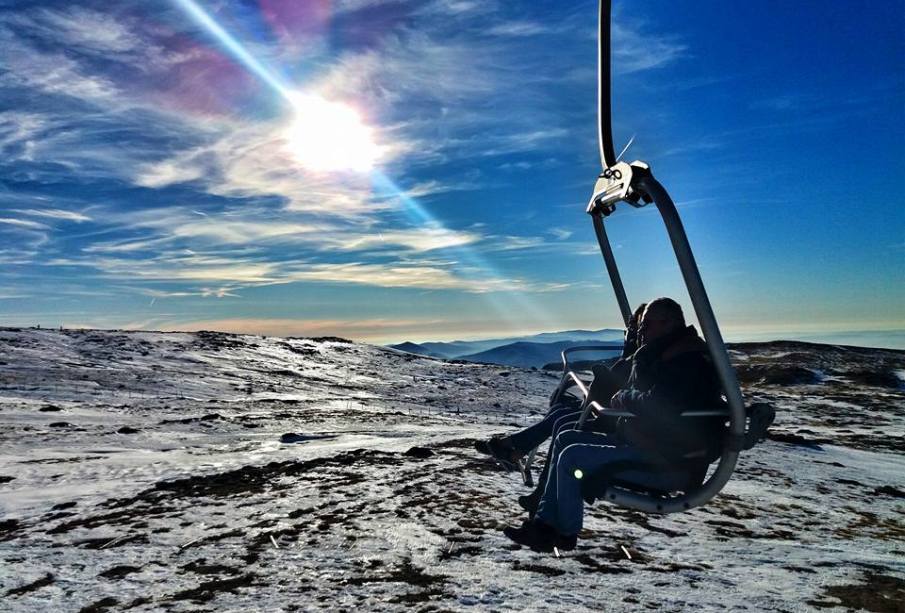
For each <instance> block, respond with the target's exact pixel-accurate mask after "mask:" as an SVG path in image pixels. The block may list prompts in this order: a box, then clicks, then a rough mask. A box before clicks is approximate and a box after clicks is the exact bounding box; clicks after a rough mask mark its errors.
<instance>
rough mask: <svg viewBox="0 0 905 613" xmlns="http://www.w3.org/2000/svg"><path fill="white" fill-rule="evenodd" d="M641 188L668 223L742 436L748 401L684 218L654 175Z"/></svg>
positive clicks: (737, 431)
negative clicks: (705, 285)
mask: <svg viewBox="0 0 905 613" xmlns="http://www.w3.org/2000/svg"><path fill="white" fill-rule="evenodd" d="M638 187H639V188H640V189H641V190H643V191H645V192H647V194H648V195H650V196H651V198H653V200H654V203H655V204H656V205H657V209H658V210H659V211H660V215H661V216H662V217H663V222H664V223H665V224H666V231H667V232H668V233H669V239H670V241H672V246H673V249H674V250H675V252H676V259H677V260H678V262H679V269H680V270H681V271H682V277H684V279H685V285H686V286H687V287H688V295H689V296H690V297H691V303H692V305H694V311H695V314H696V315H697V316H698V322H699V323H700V324H701V332H702V333H703V335H704V340H706V341H707V349H708V350H709V351H710V357H711V358H712V359H713V365H714V367H715V368H716V371H717V374H718V375H719V377H720V381H721V382H722V384H723V391H724V392H725V394H726V399H727V400H728V402H729V410H730V414H731V416H732V424H731V428H730V434H731V435H732V436H733V438H735V437H741V438H743V437H744V435H745V403H744V400H743V399H742V392H741V390H740V389H739V385H738V379H737V377H736V376H735V370H734V369H733V368H732V364H731V363H730V362H729V353H728V352H727V351H726V345H725V343H724V342H723V335H722V334H721V333H720V328H719V325H718V324H717V322H716V317H715V316H714V314H713V308H712V307H711V306H710V299H709V298H708V297H707V290H705V289H704V282H703V281H702V280H701V273H700V272H699V271H698V265H697V264H696V263H695V260H694V255H693V254H692V252H691V246H690V245H689V244H688V236H687V235H686V234H685V228H684V226H683V225H682V220H681V219H680V218H679V213H678V212H677V211H676V205H675V204H674V203H673V201H672V198H670V197H669V194H668V193H667V192H666V190H665V189H664V188H663V186H662V185H660V182H659V181H657V180H656V179H655V178H654V177H653V176H651V175H646V176H642V177H640V178H639V181H638Z"/></svg>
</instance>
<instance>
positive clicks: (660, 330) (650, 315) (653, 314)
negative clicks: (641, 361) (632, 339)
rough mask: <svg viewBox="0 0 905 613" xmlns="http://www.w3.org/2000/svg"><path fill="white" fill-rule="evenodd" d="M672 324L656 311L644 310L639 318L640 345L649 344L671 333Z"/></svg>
mask: <svg viewBox="0 0 905 613" xmlns="http://www.w3.org/2000/svg"><path fill="white" fill-rule="evenodd" d="M672 328H673V326H672V322H671V321H670V320H669V319H667V318H665V317H663V314H662V313H658V312H657V310H656V309H646V310H645V311H644V315H642V316H641V326H640V327H639V328H638V334H639V335H640V337H641V343H650V342H651V341H655V340H657V339H658V338H661V337H663V336H665V335H666V334H669V333H670V332H672Z"/></svg>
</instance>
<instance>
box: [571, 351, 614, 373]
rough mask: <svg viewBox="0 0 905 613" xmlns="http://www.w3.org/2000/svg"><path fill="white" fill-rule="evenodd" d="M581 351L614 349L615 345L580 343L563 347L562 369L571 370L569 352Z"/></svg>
mask: <svg viewBox="0 0 905 613" xmlns="http://www.w3.org/2000/svg"><path fill="white" fill-rule="evenodd" d="M580 351H613V347H611V346H608V345H578V346H576V347H569V348H567V349H563V350H562V352H561V354H560V355H561V356H562V369H563V371H568V370H570V368H569V358H568V356H569V354H570V353H578V352H580Z"/></svg>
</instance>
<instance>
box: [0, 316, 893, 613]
mask: <svg viewBox="0 0 905 613" xmlns="http://www.w3.org/2000/svg"><path fill="white" fill-rule="evenodd" d="M732 353H733V358H734V359H735V361H736V364H737V365H738V368H739V374H740V377H741V378H742V379H743V380H744V381H746V386H745V391H746V398H747V399H748V400H749V401H753V400H767V401H770V402H773V403H774V404H775V406H776V407H777V409H778V417H777V423H776V425H775V426H774V432H773V435H772V438H771V440H768V441H766V442H764V443H762V444H761V445H760V446H758V447H756V448H755V449H754V450H753V451H751V452H749V453H747V454H746V455H744V456H743V458H742V460H741V462H740V466H739V470H738V472H737V474H736V476H735V478H734V479H733V480H732V481H731V482H730V484H729V486H728V487H727V488H726V489H725V490H724V492H723V493H722V494H721V495H720V496H719V497H718V498H716V499H715V500H714V501H712V503H711V504H709V505H708V506H706V507H704V508H701V509H696V510H693V511H691V512H688V513H684V514H681V515H674V516H668V517H657V516H645V515H642V514H639V513H636V512H632V511H627V510H624V509H619V508H616V507H612V506H608V505H605V504H599V503H598V504H596V505H594V506H593V507H591V508H590V510H589V519H588V521H587V522H586V529H585V531H584V533H583V534H582V538H581V540H580V541H579V547H578V549H577V550H576V551H574V552H571V553H569V554H567V555H566V556H564V557H562V558H555V557H553V556H541V555H538V554H535V553H532V552H531V551H528V550H526V549H523V548H519V547H517V546H515V545H513V544H511V543H510V542H509V541H507V540H506V539H505V538H504V537H503V536H502V534H501V533H500V529H501V528H502V527H503V526H505V525H506V524H508V523H515V522H517V521H518V520H520V518H521V515H520V513H517V512H516V510H517V507H516V506H515V504H514V501H515V497H516V496H517V495H519V494H520V493H522V492H523V491H524V487H523V486H521V485H520V482H519V479H517V478H516V477H515V476H514V475H512V474H507V473H504V472H502V471H501V470H499V469H498V468H497V467H496V466H495V465H494V464H491V463H489V462H487V461H485V460H484V459H483V458H481V457H477V456H476V454H475V453H474V452H473V451H472V446H471V445H472V442H473V440H474V439H476V438H478V437H486V436H488V435H489V434H490V433H493V432H501V431H506V430H508V429H510V428H514V427H519V426H524V425H526V424H528V423H531V422H532V421H533V420H534V419H537V416H539V415H541V414H542V413H543V411H544V410H545V408H546V398H547V396H548V394H549V392H550V391H551V389H552V387H553V386H554V385H555V383H556V381H557V379H558V377H557V375H556V373H545V372H534V371H528V370H520V369H510V368H504V367H494V366H487V365H480V364H465V363H450V362H444V361H441V360H435V359H430V358H422V357H418V356H414V355H411V354H406V353H402V352H398V351H393V350H390V349H386V348H380V347H373V346H368V345H360V344H355V343H349V342H346V341H343V340H341V339H282V338H262V337H251V336H233V335H225V334H216V333H198V334H164V333H145V332H128V333H125V332H101V331H71V332H69V331H67V332H60V331H38V330H13V329H6V330H0V609H3V610H10V611H42V612H43V611H82V610H84V611H104V610H111V611H114V610H116V611H118V610H134V611H143V610H144V611H148V610H161V609H166V610H171V611H182V610H216V611H296V610H301V611H304V610H351V609H353V608H358V609H362V610H404V609H409V608H415V609H416V610H424V611H428V610H433V611H439V610H513V611H515V610H518V611H521V610H549V611H560V610H566V609H568V610H570V611H591V610H602V609H611V610H613V609H615V610H618V609H634V608H651V609H666V610H677V611H678V610H685V609H687V608H690V607H692V606H693V607H695V608H697V609H700V610H705V611H707V610H710V611H717V610H718V611H723V610H727V609H732V610H744V609H749V610H765V609H770V610H774V609H776V610H779V609H782V610H791V611H796V610H808V609H812V608H817V607H820V608H822V607H832V606H834V605H839V606H844V607H853V608H859V607H861V608H866V609H868V610H874V611H883V610H885V611H895V610H901V603H902V602H903V601H905V580H903V577H905V524H903V520H902V518H903V515H905V514H903V511H905V499H903V496H905V492H903V490H905V457H903V453H902V452H903V449H905V391H903V387H902V378H903V375H905V352H895V351H884V350H856V349H853V348H844V347H831V346H822V345H810V344H805V343H768V344H760V345H736V346H734V348H733V352H732ZM287 434H295V435H298V436H295V437H285V435H287ZM281 439H283V440H295V441H298V442H293V443H284V442H281Z"/></svg>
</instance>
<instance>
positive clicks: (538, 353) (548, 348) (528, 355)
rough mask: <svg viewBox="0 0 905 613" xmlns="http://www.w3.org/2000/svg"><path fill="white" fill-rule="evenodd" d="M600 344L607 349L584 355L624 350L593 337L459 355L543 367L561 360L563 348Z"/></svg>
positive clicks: (607, 354)
mask: <svg viewBox="0 0 905 613" xmlns="http://www.w3.org/2000/svg"><path fill="white" fill-rule="evenodd" d="M588 344H593V345H599V346H601V347H605V348H606V349H604V350H602V351H599V352H587V353H584V354H583V357H585V358H589V357H596V358H597V359H602V358H609V357H613V356H616V355H619V354H620V353H621V352H622V343H621V342H619V343H601V342H600V341H595V340H593V339H591V340H588V339H580V340H567V341H559V342H555V343H528V342H523V341H520V342H516V343H510V344H508V345H503V346H501V347H494V348H493V349H489V350H487V351H482V352H480V353H474V354H471V355H463V356H459V359H461V360H468V361H469V362H489V363H491V364H503V365H505V366H518V367H521V368H531V367H535V368H542V367H543V366H544V365H545V364H549V363H550V362H559V361H560V359H561V353H562V351H563V349H566V348H568V347H574V346H576V345H588Z"/></svg>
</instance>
